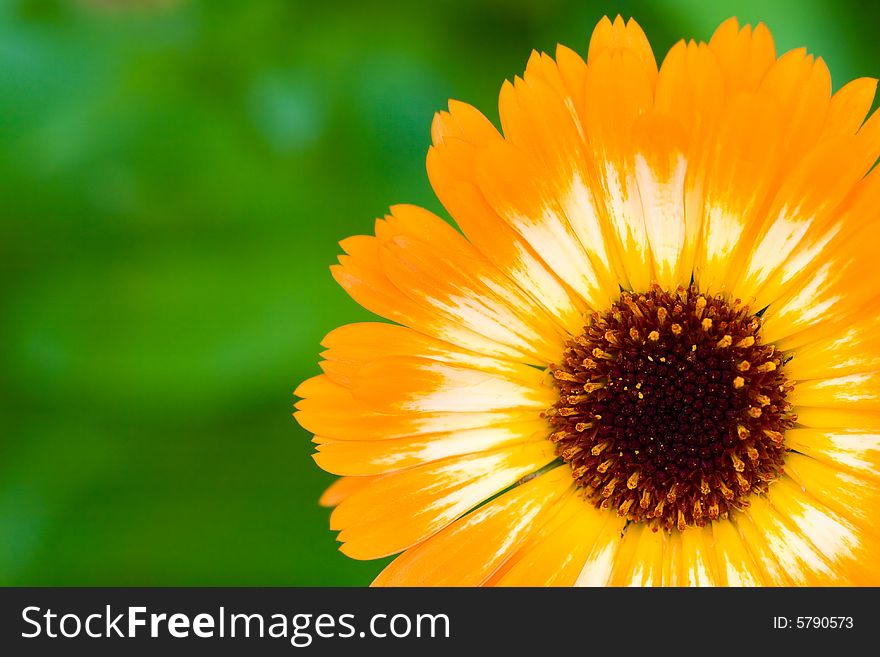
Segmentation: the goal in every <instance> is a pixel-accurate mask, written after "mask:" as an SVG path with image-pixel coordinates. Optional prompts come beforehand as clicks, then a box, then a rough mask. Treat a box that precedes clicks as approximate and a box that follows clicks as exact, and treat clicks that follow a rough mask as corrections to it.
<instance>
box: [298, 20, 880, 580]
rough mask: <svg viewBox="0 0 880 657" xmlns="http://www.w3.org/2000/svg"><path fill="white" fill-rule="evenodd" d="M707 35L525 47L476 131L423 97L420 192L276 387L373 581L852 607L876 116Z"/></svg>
mask: <svg viewBox="0 0 880 657" xmlns="http://www.w3.org/2000/svg"><path fill="white" fill-rule="evenodd" d="M875 87H876V81H875V80H869V79H859V80H855V81H853V82H851V83H849V84H847V85H846V86H844V87H843V88H841V89H840V90H839V91H838V92H837V93H835V94H833V95H832V94H831V80H830V76H829V73H828V69H827V67H826V66H825V63H824V62H823V61H822V60H821V59H814V58H813V57H812V56H809V55H807V54H806V52H805V51H804V50H794V51H792V52H789V53H786V54H785V55H783V56H782V57H779V58H778V59H777V57H776V53H775V48H774V45H773V41H772V38H771V36H770V33H769V32H768V30H767V29H766V28H765V27H764V26H763V25H758V26H757V27H756V28H755V29H752V28H750V27H745V28H742V29H741V28H740V27H739V26H738V24H737V22H736V21H735V20H733V19H731V20H729V21H727V22H725V23H724V24H722V25H721V26H720V27H719V28H718V30H717V31H716V32H715V34H714V35H713V37H712V39H711V40H710V41H709V43H708V44H705V43H694V42H690V43H685V42H684V41H682V42H680V43H678V44H677V45H675V46H674V47H673V48H672V50H670V52H669V54H668V55H667V56H666V58H665V60H664V61H663V64H662V66H661V67H660V68H659V70H658V67H657V64H656V63H655V59H654V55H653V53H652V51H651V48H650V46H649V44H648V41H647V39H646V38H645V35H644V33H643V32H642V30H641V29H640V28H639V26H638V25H637V24H636V23H635V22H634V21H632V20H631V21H629V22H628V23H624V21H623V20H622V19H620V18H617V19H616V20H615V21H614V22H613V23H612V22H611V21H609V20H608V19H607V18H606V19H603V20H602V21H601V22H600V23H599V24H598V26H597V27H596V29H595V31H594V33H593V36H592V40H591V42H590V47H589V53H588V55H587V60H586V62H585V61H584V60H583V59H581V57H580V56H579V55H577V54H576V53H574V52H573V51H571V50H569V49H568V48H565V47H563V46H559V48H558V49H557V52H556V59H555V60H554V59H552V58H551V57H549V56H547V55H544V54H538V53H534V54H533V55H532V57H531V58H530V60H529V63H528V66H527V68H526V72H525V75H524V76H523V77H522V78H517V79H516V80H515V82H513V83H509V82H507V83H505V84H504V86H503V87H502V90H501V97H500V115H501V124H502V131H501V132H499V131H498V130H496V128H495V127H494V126H493V125H492V124H491V123H490V122H489V121H488V120H487V119H486V118H485V117H484V116H483V115H482V114H481V113H480V112H479V111H478V110H476V109H474V108H473V107H471V106H469V105H466V104H464V103H461V102H457V101H450V104H449V111H448V112H440V113H439V114H437V116H436V117H435V119H434V124H433V128H432V135H433V146H432V147H431V149H430V151H429V153H428V161H427V164H428V174H429V176H430V180H431V184H432V185H433V187H434V190H435V191H436V193H437V195H438V197H439V198H440V200H441V201H442V203H443V205H444V206H445V207H446V209H447V210H448V211H449V213H450V215H451V216H452V218H453V219H454V220H455V222H456V223H457V224H458V226H459V227H460V228H461V231H462V233H463V235H462V234H461V233H459V232H457V231H456V230H455V229H453V228H452V227H451V226H450V225H449V224H447V223H446V222H445V221H444V220H442V219H440V218H439V217H437V216H435V215H433V214H431V213H430V212H428V211H426V210H423V209H420V208H417V207H412V206H396V207H394V208H392V210H391V213H390V214H389V215H388V216H386V217H385V218H384V219H380V220H378V221H377V222H376V227H375V236H357V237H351V238H349V239H346V240H344V241H343V242H342V248H343V249H344V250H345V253H346V255H343V256H341V257H340V264H339V265H336V266H334V267H333V268H332V270H333V276H334V277H335V278H336V280H337V281H338V282H339V283H340V284H341V285H342V286H343V287H344V288H345V290H346V291H347V292H348V293H349V294H350V295H351V296H352V297H353V298H354V299H355V300H357V301H358V302H359V303H361V304H362V305H363V306H364V307H366V308H368V309H369V310H371V311H373V312H375V313H376V314H378V315H380V316H382V317H384V318H386V319H388V320H391V321H392V322H395V323H394V324H390V323H389V324H386V323H362V324H352V325H348V326H343V327H341V328H338V329H336V330H335V331H332V332H331V333H330V334H329V335H328V336H327V337H326V339H325V340H324V342H323V345H324V346H325V347H326V348H327V351H325V352H324V353H323V354H322V356H323V358H324V361H323V362H322V363H321V366H322V368H323V371H324V373H323V374H322V375H320V376H317V377H315V378H312V379H309V380H308V381H306V382H304V383H303V384H302V385H300V387H299V388H298V389H297V391H296V394H297V395H298V396H300V397H302V400H301V401H299V402H298V404H297V408H298V411H297V413H296V417H297V419H298V420H299V422H300V423H301V424H302V426H303V427H305V428H306V429H307V430H309V431H310V432H313V433H314V434H315V439H314V440H315V442H316V443H317V445H318V447H317V453H316V454H315V460H316V461H317V463H318V465H320V466H321V467H322V468H324V469H325V470H328V471H329V472H332V473H335V474H338V475H343V478H342V479H340V480H339V481H338V482H337V483H336V484H334V486H333V487H332V488H331V489H330V490H328V492H327V493H326V494H325V498H324V500H323V501H324V502H325V503H326V504H328V505H331V506H333V505H335V506H336V508H335V509H334V511H333V513H332V515H331V520H330V522H331V528H332V529H334V530H339V531H340V534H339V540H340V541H342V543H343V545H342V548H341V549H342V551H343V552H344V553H346V554H348V555H350V556H352V557H354V558H357V559H374V558H378V557H383V556H387V555H392V554H397V553H401V554H400V556H398V557H397V559H396V560H395V561H393V562H392V563H391V564H390V565H389V566H388V567H387V568H386V569H385V570H384V571H383V572H382V573H381V574H380V575H379V576H378V578H377V579H376V581H375V582H374V584H376V585H464V586H470V585H541V586H543V585H563V586H568V585H574V584H578V585H591V584H598V585H604V584H611V585H619V584H648V585H661V584H662V585H698V584H708V585H792V584H794V585H828V584H855V585H866V584H872V585H876V584H878V583H880V565H878V562H877V560H876V555H877V554H880V543H878V537H880V513H878V509H880V488H878V483H880V468H878V465H880V337H878V336H880V333H878V332H877V331H876V327H877V320H878V319H880V311H878V305H877V300H878V290H880V288H878V282H880V280H878V275H877V266H876V257H875V256H874V255H873V253H874V251H875V250H876V244H877V239H878V237H880V235H878V231H880V216H878V215H880V174H878V173H877V171H876V170H875V171H873V172H871V173H869V171H870V170H871V167H872V166H873V165H874V163H875V161H876V160H877V157H878V153H880V118H878V116H880V115H874V116H872V117H871V118H870V119H868V120H867V121H865V117H866V115H867V113H868V111H869V109H870V107H871V104H872V102H873V98H874V92H875Z"/></svg>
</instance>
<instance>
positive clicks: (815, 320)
mask: <svg viewBox="0 0 880 657" xmlns="http://www.w3.org/2000/svg"><path fill="white" fill-rule="evenodd" d="M878 232H880V225H876V224H868V225H866V226H864V227H862V228H861V229H859V230H857V231H856V232H855V233H854V234H853V235H852V237H851V239H850V240H848V244H847V246H846V248H838V249H837V250H835V251H834V252H832V253H829V254H827V255H826V256H825V258H824V259H823V262H822V264H821V265H818V266H817V267H815V268H812V269H810V270H808V271H807V272H806V273H805V276H804V277H799V278H798V279H797V281H796V282H797V284H796V285H795V287H794V289H793V290H791V291H790V292H789V293H788V294H786V295H784V296H783V297H782V298H780V299H779V300H778V301H775V302H773V303H771V304H770V306H769V307H768V308H767V309H766V311H765V312H764V315H763V316H762V319H763V328H762V331H763V334H764V341H765V342H774V343H776V344H777V346H778V347H780V348H781V349H785V350H792V349H796V348H798V347H800V346H803V345H806V344H808V343H810V342H812V341H815V340H819V339H822V338H825V337H829V336H832V335H834V334H835V333H838V334H839V333H842V332H843V330H842V327H844V326H846V324H847V323H849V322H853V321H858V320H859V319H863V313H864V312H865V309H866V308H874V307H876V300H877V286H876V283H875V280H876V276H875V269H876V267H875V263H874V259H873V258H871V256H870V254H869V253H868V252H867V251H866V250H865V249H864V245H865V244H871V243H873V240H875V239H876V238H877V236H878Z"/></svg>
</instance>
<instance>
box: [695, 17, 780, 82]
mask: <svg viewBox="0 0 880 657" xmlns="http://www.w3.org/2000/svg"><path fill="white" fill-rule="evenodd" d="M709 48H710V50H711V51H712V53H713V54H714V55H715V57H716V58H717V61H718V66H719V67H720V68H721V71H722V72H723V74H724V82H725V87H726V88H727V90H728V94H729V95H731V96H732V95H734V94H736V93H740V92H752V91H755V90H756V89H757V88H758V85H759V84H760V82H761V80H762V79H763V78H764V76H765V74H766V73H767V70H768V69H769V68H770V67H771V66H772V65H773V63H774V62H775V61H776V47H775V46H774V44H773V37H772V36H771V35H770V30H768V29H767V27H766V26H765V25H764V24H763V23H758V25H757V26H756V27H755V29H754V30H752V27H751V26H750V25H746V26H745V27H743V28H742V29H740V27H739V23H738V22H737V20H736V19H735V18H729V19H727V20H726V21H724V22H723V23H722V24H721V25H720V26H719V27H718V29H717V30H715V33H714V34H713V35H712V38H711V39H710V41H709Z"/></svg>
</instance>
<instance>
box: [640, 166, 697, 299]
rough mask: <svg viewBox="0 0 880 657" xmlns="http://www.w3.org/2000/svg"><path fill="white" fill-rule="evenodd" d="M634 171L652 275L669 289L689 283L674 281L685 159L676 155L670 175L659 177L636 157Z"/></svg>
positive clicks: (681, 226) (681, 240)
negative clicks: (652, 264) (651, 264)
mask: <svg viewBox="0 0 880 657" xmlns="http://www.w3.org/2000/svg"><path fill="white" fill-rule="evenodd" d="M635 170H636V180H637V181H638V185H639V196H640V197H641V200H642V211H643V215H644V219H645V230H646V232H647V237H648V241H649V243H650V245H651V253H652V254H653V256H654V275H655V277H656V279H657V282H658V283H660V285H662V286H663V287H664V288H666V289H672V288H674V287H675V286H676V285H678V284H680V283H687V282H688V281H679V280H677V276H678V274H679V272H678V270H679V261H680V259H681V256H682V252H683V250H684V242H685V210H684V181H685V175H686V173H687V159H686V158H685V157H684V155H682V154H679V155H678V156H677V157H676V158H675V166H674V167H672V171H671V175H669V176H668V177H661V176H659V175H658V171H657V170H656V169H655V168H653V167H652V166H651V165H650V164H649V163H648V160H647V159H646V158H645V157H644V156H643V155H641V154H637V155H636V164H635ZM688 279H690V272H688Z"/></svg>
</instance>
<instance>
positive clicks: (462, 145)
mask: <svg viewBox="0 0 880 657" xmlns="http://www.w3.org/2000/svg"><path fill="white" fill-rule="evenodd" d="M475 113H476V114H479V112H477V110H476V109H474V108H472V107H470V106H469V105H465V104H463V103H454V104H453V102H452V101H450V112H449V113H440V114H438V115H437V117H435V120H434V130H433V133H434V136H435V141H434V146H432V147H431V149H430V150H429V151H428V158H427V167H428V177H429V178H430V180H431V185H432V186H433V188H434V191H435V193H436V194H437V197H438V198H439V199H440V201H441V202H442V203H443V205H444V206H445V207H446V209H447V211H448V212H449V213H450V214H451V215H452V217H453V219H455V221H456V223H457V224H458V225H459V226H460V227H461V229H462V231H463V232H464V234H465V235H467V237H468V239H469V240H470V241H471V242H472V243H473V244H474V246H475V247H476V248H477V249H478V250H479V251H480V252H481V253H482V254H483V255H484V256H485V257H486V258H487V259H488V260H489V261H491V262H492V263H493V264H494V265H495V266H496V267H498V268H499V269H500V270H501V271H502V272H504V273H505V274H506V275H507V276H508V277H509V278H510V279H511V280H512V281H514V282H515V283H516V284H517V285H518V286H519V287H520V288H521V289H522V290H523V291H525V292H526V293H527V294H529V295H531V296H532V297H533V298H534V299H535V300H536V302H537V303H538V304H540V306H541V307H543V308H545V309H546V310H547V312H548V314H549V315H550V316H551V317H552V318H554V319H555V320H556V321H557V322H558V323H559V324H560V326H562V327H563V328H564V329H565V330H566V331H568V332H569V333H575V332H577V331H579V330H580V329H581V328H582V326H583V319H582V315H581V312H580V311H581V308H579V306H578V302H577V301H576V300H575V299H574V297H573V295H572V294H571V293H570V291H569V290H568V289H567V288H566V287H565V286H564V285H563V284H562V282H561V281H560V279H559V278H557V277H556V276H555V275H554V274H553V273H552V266H551V265H548V264H547V263H546V262H545V261H543V260H541V259H540V258H539V257H538V255H537V254H536V253H535V252H534V250H533V249H532V247H531V246H530V245H529V243H528V241H527V240H526V239H525V238H523V237H522V236H520V235H519V234H518V233H516V231H514V229H513V228H512V227H511V226H509V225H508V224H507V223H506V222H505V221H504V220H503V219H502V218H501V217H499V216H498V214H497V213H496V212H495V211H494V210H493V209H492V207H491V206H490V205H489V204H488V202H487V201H486V199H485V198H484V197H483V195H482V193H481V192H480V190H479V188H478V186H477V181H476V173H475V169H474V159H475V157H476V151H477V149H478V148H481V147H482V146H484V145H485V144H487V143H490V142H491V141H493V140H494V141H499V140H500V139H501V136H500V135H498V134H497V132H495V133H494V139H493V138H491V137H486V136H485V135H484V134H483V132H482V131H481V130H480V129H479V128H472V127H470V126H472V125H473V124H475V123H476V124H478V125H483V124H482V123H481V122H480V121H479V120H477V119H474V118H473V115H474V114H475ZM479 116H480V117H482V114H479ZM486 123H488V121H486ZM492 131H494V128H492ZM548 255H550V256H552V254H548Z"/></svg>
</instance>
